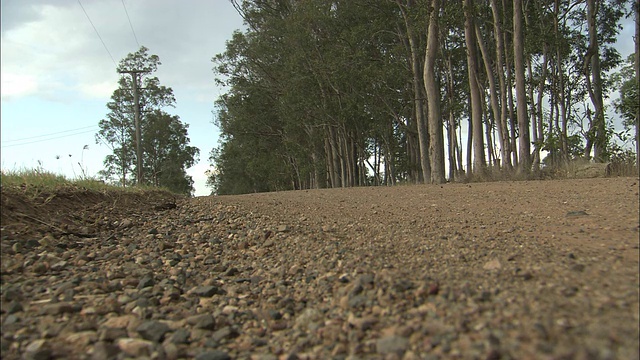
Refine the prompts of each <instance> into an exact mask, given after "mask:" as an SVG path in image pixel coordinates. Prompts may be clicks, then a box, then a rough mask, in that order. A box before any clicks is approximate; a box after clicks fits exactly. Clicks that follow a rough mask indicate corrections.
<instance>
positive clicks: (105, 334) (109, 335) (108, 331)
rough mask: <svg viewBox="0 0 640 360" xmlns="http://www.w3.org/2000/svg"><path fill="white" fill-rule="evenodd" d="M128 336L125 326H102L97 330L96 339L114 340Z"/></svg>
mask: <svg viewBox="0 0 640 360" xmlns="http://www.w3.org/2000/svg"><path fill="white" fill-rule="evenodd" d="M126 337H128V334H127V329H126V328H110V327H108V328H102V329H100V331H99V332H98V340H100V341H114V340H117V339H120V338H126Z"/></svg>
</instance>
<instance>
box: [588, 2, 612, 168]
mask: <svg viewBox="0 0 640 360" xmlns="http://www.w3.org/2000/svg"><path fill="white" fill-rule="evenodd" d="M597 13H598V9H597V6H596V0H587V23H588V25H589V48H588V49H587V54H586V55H585V58H584V70H585V76H586V78H587V88H588V90H589V96H590V97H591V102H592V103H593V107H594V108H595V114H594V119H593V126H594V128H595V131H594V132H595V139H594V142H593V145H594V146H593V150H594V151H593V156H594V159H595V161H597V162H602V161H605V160H606V159H605V157H606V152H607V135H606V133H605V120H604V103H603V100H602V77H601V69H600V45H599V44H598V29H597V24H596V15H597ZM589 65H591V81H589V72H588V71H589V70H588V67H589ZM589 83H590V84H589ZM585 155H586V154H585Z"/></svg>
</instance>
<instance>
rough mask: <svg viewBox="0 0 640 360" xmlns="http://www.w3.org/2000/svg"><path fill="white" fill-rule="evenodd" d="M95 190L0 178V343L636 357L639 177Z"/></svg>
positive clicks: (386, 355) (199, 352)
mask: <svg viewBox="0 0 640 360" xmlns="http://www.w3.org/2000/svg"><path fill="white" fill-rule="evenodd" d="M96 196H97V195H95V194H90V195H87V194H85V195H82V194H80V193H74V194H72V196H69V197H68V198H65V199H64V200H65V201H61V202H60V203H59V205H58V204H56V203H53V204H52V202H53V200H49V201H48V202H46V204H45V201H40V202H39V203H38V204H36V205H34V204H31V203H30V202H29V201H28V200H26V199H24V198H20V197H19V196H17V195H15V194H14V193H6V192H5V191H4V190H3V199H2V278H1V279H2V319H1V320H2V358H7V359H11V358H20V357H25V358H33V359H35V358H69V359H73V358H77V359H83V358H94V359H110V358H113V359H122V358H127V357H129V358H140V357H145V356H147V357H150V358H166V359H176V358H198V359H225V358H234V359H235V358H237V359H277V358H283V359H288V358H296V357H297V358H301V359H304V358H311V359H327V358H350V359H360V358H362V359H369V358H371V359H424V358H427V359H450V358H453V359H539V358H542V359H545V358H547V359H638V358H639V355H638V346H639V341H638V337H639V334H638V329H639V328H638V321H639V309H638V308H639V303H638V289H639V286H640V284H639V275H638V270H639V269H638V244H639V240H638V230H639V219H638V179H637V178H608V179H590V180H566V181H533V182H500V183H480V184H447V185H443V186H404V187H393V188H356V189H334V190H313V191H296V192H283V193H270V194H252V195H244V196H233V197H202V198H196V199H174V198H167V196H166V195H156V196H147V197H139V198H127V199H125V198H120V199H119V201H115V202H114V201H113V200H114V199H113V198H108V199H107V197H108V196H107V195H105V196H106V197H105V198H100V199H98V198H97V197H96ZM58 198H59V199H62V197H61V196H59V197H58ZM107 200H108V201H107Z"/></svg>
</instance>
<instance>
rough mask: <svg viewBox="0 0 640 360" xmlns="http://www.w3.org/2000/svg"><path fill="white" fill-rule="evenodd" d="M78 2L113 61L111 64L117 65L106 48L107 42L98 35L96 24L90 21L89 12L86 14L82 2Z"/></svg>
mask: <svg viewBox="0 0 640 360" xmlns="http://www.w3.org/2000/svg"><path fill="white" fill-rule="evenodd" d="M78 4H79V5H80V7H81V8H82V11H83V12H84V14H85V15H86V16H87V20H89V23H91V26H93V30H94V31H95V32H96V35H98V38H99V39H100V42H102V46H104V49H105V50H107V54H109V57H110V58H111V61H113V65H115V66H116V67H118V65H117V64H116V61H115V60H114V59H113V56H112V55H111V52H110V51H109V49H108V48H107V44H105V43H104V40H102V36H100V33H99V32H98V29H96V26H95V25H93V21H91V18H90V17H89V14H87V11H86V10H85V9H84V6H82V3H81V2H80V0H78Z"/></svg>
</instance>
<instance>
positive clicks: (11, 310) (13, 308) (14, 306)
mask: <svg viewBox="0 0 640 360" xmlns="http://www.w3.org/2000/svg"><path fill="white" fill-rule="evenodd" d="M23 310H24V308H23V307H22V304H20V303H19V302H17V301H15V300H14V301H11V302H10V303H9V304H8V305H7V309H6V311H7V313H8V314H15V313H17V312H20V311H23Z"/></svg>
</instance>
